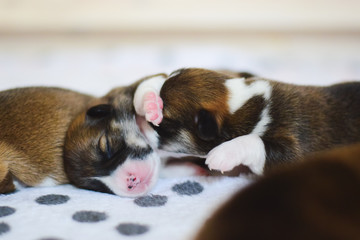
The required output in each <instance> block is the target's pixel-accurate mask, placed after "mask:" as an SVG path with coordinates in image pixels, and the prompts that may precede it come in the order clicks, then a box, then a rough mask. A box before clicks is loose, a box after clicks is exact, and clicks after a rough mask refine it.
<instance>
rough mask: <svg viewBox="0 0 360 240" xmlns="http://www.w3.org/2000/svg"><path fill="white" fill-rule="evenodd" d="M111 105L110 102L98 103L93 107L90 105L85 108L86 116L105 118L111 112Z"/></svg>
mask: <svg viewBox="0 0 360 240" xmlns="http://www.w3.org/2000/svg"><path fill="white" fill-rule="evenodd" d="M112 112H113V106H112V105H110V104H100V105H96V106H94V107H91V108H89V109H88V110H87V112H86V116H88V117H91V118H95V119H96V118H97V119H98V118H105V117H108V116H110V115H111V114H112Z"/></svg>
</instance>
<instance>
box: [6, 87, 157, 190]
mask: <svg viewBox="0 0 360 240" xmlns="http://www.w3.org/2000/svg"><path fill="white" fill-rule="evenodd" d="M137 84H138V83H135V84H134V85H132V86H129V87H124V88H117V89H114V90H113V91H111V92H110V93H109V94H108V95H106V96H104V97H102V98H94V97H91V96H87V95H83V94H80V93H77V92H73V91H69V90H64V89H57V88H40V87H38V88H21V89H13V90H8V91H3V92H1V93H0V100H1V105H0V119H1V121H0V193H6V192H11V191H14V190H15V185H14V182H13V181H14V180H16V181H17V182H19V183H21V184H23V185H26V186H49V185H50V186H51V185H55V184H63V183H68V182H70V183H72V184H74V185H75V186H78V187H81V188H86V189H91V190H95V191H100V192H107V193H114V194H117V195H120V196H138V195H142V194H145V193H146V192H147V191H149V189H150V188H151V187H152V186H153V185H154V184H155V182H156V180H157V175H158V169H159V159H158V156H157V155H156V153H154V151H153V150H152V149H151V147H150V146H149V145H148V144H147V143H146V140H145V138H144V136H143V135H142V134H141V132H140V130H139V128H138V127H137V125H136V120H135V113H134V110H133V107H132V97H133V95H134V91H135V88H136V86H137Z"/></svg>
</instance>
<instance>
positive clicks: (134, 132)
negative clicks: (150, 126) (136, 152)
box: [111, 119, 148, 148]
mask: <svg viewBox="0 0 360 240" xmlns="http://www.w3.org/2000/svg"><path fill="white" fill-rule="evenodd" d="M111 129H112V130H115V131H119V132H120V133H121V136H122V137H123V138H124V141H125V142H126V144H127V145H128V146H136V147H141V148H147V147H148V145H147V143H146V141H145V138H144V137H143V136H142V135H141V133H140V129H139V128H138V126H137V125H136V122H135V119H134V120H133V121H132V120H123V121H116V120H113V121H112V122H111Z"/></svg>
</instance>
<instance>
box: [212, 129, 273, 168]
mask: <svg viewBox="0 0 360 240" xmlns="http://www.w3.org/2000/svg"><path fill="white" fill-rule="evenodd" d="M265 157H266V154H265V147H264V143H263V142H262V140H261V139H260V137H258V136H257V135H245V136H240V137H237V138H234V139H232V140H230V141H227V142H224V143H222V144H220V145H219V146H217V147H215V148H214V149H213V150H211V151H210V152H209V154H208V156H207V159H206V162H205V163H206V164H207V165H208V167H209V169H210V170H219V171H221V172H227V171H230V170H232V169H233V168H234V167H236V166H239V165H240V164H243V165H245V166H248V167H249V168H250V169H251V171H252V172H253V173H255V174H261V173H262V171H263V169H264V165H265Z"/></svg>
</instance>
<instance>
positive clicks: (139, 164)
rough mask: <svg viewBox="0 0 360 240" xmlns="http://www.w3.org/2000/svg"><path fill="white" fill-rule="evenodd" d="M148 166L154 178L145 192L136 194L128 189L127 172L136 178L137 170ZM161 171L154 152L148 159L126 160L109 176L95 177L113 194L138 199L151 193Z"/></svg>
mask: <svg viewBox="0 0 360 240" xmlns="http://www.w3.org/2000/svg"><path fill="white" fill-rule="evenodd" d="M145 166H147V169H148V171H149V173H151V174H152V178H151V181H150V183H149V184H147V185H146V189H145V191H144V192H138V193H134V192H132V191H129V190H128V188H127V182H126V181H125V179H126V172H127V170H129V171H131V172H132V173H133V174H134V175H135V176H136V174H137V173H136V169H139V171H140V168H144V167H145ZM159 169H160V159H159V156H158V155H157V153H156V152H153V153H151V154H149V155H147V156H146V159H144V160H139V159H130V158H128V159H126V160H125V162H124V163H123V164H122V165H119V166H118V167H117V168H116V169H115V170H114V171H113V172H112V173H111V174H110V175H109V176H104V177H94V179H97V180H99V181H101V182H102V183H104V184H105V185H106V186H107V187H108V188H109V189H110V190H111V191H113V193H115V194H116V195H118V196H122V197H137V196H141V195H145V194H146V193H147V192H148V191H150V190H151V189H152V188H153V186H154V185H155V183H156V182H157V179H158V176H159Z"/></svg>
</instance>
